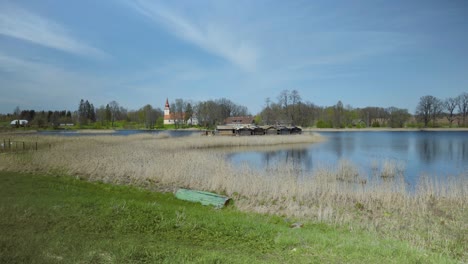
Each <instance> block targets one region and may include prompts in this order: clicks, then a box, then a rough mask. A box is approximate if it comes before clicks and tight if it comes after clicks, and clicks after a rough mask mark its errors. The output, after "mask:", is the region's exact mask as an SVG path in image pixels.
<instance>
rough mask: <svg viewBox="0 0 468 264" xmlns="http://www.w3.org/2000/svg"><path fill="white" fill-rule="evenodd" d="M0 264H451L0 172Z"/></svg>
mask: <svg viewBox="0 0 468 264" xmlns="http://www.w3.org/2000/svg"><path fill="white" fill-rule="evenodd" d="M0 197H1V199H0V215H2V217H1V218H0V262H1V263H183V262H200V263H215V262H216V263H286V262H287V263H323V262H327V263H339V262H346V263H377V262H380V263H417V262H420V263H450V262H454V261H453V260H450V259H449V258H446V257H442V256H440V255H439V254H433V253H430V252H427V251H425V250H417V249H414V248H411V247H410V246H409V245H408V244H406V243H404V242H398V241H392V240H385V239H379V238H376V237H375V236H372V235H370V234H368V233H365V232H362V231H357V230H355V231H349V230H347V229H345V228H332V227H330V226H328V225H325V224H313V223H310V222H305V224H304V226H303V227H302V228H300V229H292V228H290V225H291V223H292V222H291V221H292V220H287V219H285V218H280V217H276V216H262V215H257V214H252V213H242V212H239V211H237V210H236V209H234V208H233V207H230V208H226V209H222V210H215V209H213V208H210V207H203V206H201V205H198V204H193V203H188V202H183V201H179V200H176V199H175V198H174V197H173V195H172V194H171V193H166V194H161V193H154V192H149V191H145V190H139V189H135V188H132V187H126V186H115V185H108V184H100V183H89V182H84V181H80V180H76V179H73V178H71V177H51V176H39V175H37V174H20V173H7V172H0Z"/></svg>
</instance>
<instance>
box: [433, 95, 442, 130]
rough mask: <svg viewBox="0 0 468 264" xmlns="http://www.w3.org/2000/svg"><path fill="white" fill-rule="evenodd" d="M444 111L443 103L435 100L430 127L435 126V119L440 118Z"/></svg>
mask: <svg viewBox="0 0 468 264" xmlns="http://www.w3.org/2000/svg"><path fill="white" fill-rule="evenodd" d="M443 110H444V102H443V101H442V100H440V99H439V98H435V99H434V101H433V105H432V112H431V117H432V126H437V118H439V117H440V115H441V114H442V112H443Z"/></svg>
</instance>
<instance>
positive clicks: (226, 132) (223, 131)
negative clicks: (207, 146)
mask: <svg viewBox="0 0 468 264" xmlns="http://www.w3.org/2000/svg"><path fill="white" fill-rule="evenodd" d="M216 132H217V133H218V135H220V136H233V135H235V133H236V129H235V128H234V127H233V126H217V127H216Z"/></svg>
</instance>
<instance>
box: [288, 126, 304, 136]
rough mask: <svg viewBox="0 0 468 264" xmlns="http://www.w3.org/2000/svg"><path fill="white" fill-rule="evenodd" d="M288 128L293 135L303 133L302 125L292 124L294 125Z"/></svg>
mask: <svg viewBox="0 0 468 264" xmlns="http://www.w3.org/2000/svg"><path fill="white" fill-rule="evenodd" d="M288 129H289V134H291V135H300V134H302V128H300V127H297V126H292V127H288Z"/></svg>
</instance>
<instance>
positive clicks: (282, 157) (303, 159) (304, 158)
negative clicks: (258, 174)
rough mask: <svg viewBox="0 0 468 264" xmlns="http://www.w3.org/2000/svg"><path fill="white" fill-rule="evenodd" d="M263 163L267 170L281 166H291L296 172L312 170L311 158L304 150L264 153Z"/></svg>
mask: <svg viewBox="0 0 468 264" xmlns="http://www.w3.org/2000/svg"><path fill="white" fill-rule="evenodd" d="M263 163H264V164H265V165H266V166H265V167H266V168H269V169H274V168H276V166H278V165H281V164H292V167H293V168H294V170H295V171H298V172H301V171H303V170H305V171H310V170H312V158H311V157H310V154H309V151H308V149H306V148H304V149H287V150H280V151H268V152H264V153H263Z"/></svg>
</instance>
